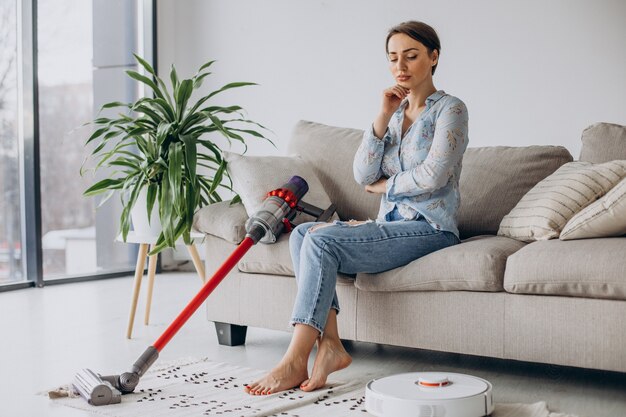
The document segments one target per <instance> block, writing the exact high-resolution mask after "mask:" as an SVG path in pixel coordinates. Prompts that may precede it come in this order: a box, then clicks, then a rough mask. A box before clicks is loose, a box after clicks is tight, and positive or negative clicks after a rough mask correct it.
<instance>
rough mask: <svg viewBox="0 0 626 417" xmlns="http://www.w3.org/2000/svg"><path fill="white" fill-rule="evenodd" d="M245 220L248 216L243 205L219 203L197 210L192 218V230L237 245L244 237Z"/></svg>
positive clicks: (226, 202) (228, 202) (227, 202)
mask: <svg viewBox="0 0 626 417" xmlns="http://www.w3.org/2000/svg"><path fill="white" fill-rule="evenodd" d="M246 220H248V214H247V213H246V209H245V208H244V207H243V204H241V203H237V204H231V202H230V201H221V202H219V203H213V204H210V205H208V206H205V207H202V208H201V209H200V210H198V211H197V212H196V214H195V215H194V216H193V228H194V229H195V230H197V231H199V232H202V233H207V234H210V235H213V236H217V237H220V238H222V239H224V240H226V241H228V242H230V243H235V244H237V243H240V242H241V241H242V240H243V238H244V237H245V236H246V227H245V223H246Z"/></svg>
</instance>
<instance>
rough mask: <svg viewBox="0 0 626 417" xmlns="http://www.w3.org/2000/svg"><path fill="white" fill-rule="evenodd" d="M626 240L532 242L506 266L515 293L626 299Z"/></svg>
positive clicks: (507, 282)
mask: <svg viewBox="0 0 626 417" xmlns="http://www.w3.org/2000/svg"><path fill="white" fill-rule="evenodd" d="M624 254H626V238H622V237H615V238H599V239H585V240H570V241H562V240H556V239H555V240H547V241H540V242H534V243H531V244H529V245H527V246H525V247H524V248H522V249H520V250H519V251H517V252H516V253H514V254H513V255H511V256H510V257H509V258H508V260H507V263H506V271H505V273H504V289H505V290H506V291H508V292H511V293H521V294H543V295H568V296H575V297H588V298H611V299H619V300H626V257H625V256H624Z"/></svg>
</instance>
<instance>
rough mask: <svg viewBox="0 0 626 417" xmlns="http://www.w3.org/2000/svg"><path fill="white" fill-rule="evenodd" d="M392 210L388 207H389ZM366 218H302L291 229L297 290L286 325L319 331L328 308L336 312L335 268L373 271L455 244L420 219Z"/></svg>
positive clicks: (453, 237)
mask: <svg viewBox="0 0 626 417" xmlns="http://www.w3.org/2000/svg"><path fill="white" fill-rule="evenodd" d="M392 213H393V212H392ZM393 217H397V215H393V214H392V218H388V220H392V221H376V222H374V221H370V222H367V223H363V224H359V225H356V226H354V225H349V224H348V223H347V222H335V224H333V225H330V226H325V227H321V228H319V229H317V230H314V231H312V232H311V231H309V229H310V228H311V227H312V226H314V225H316V224H320V223H314V222H312V223H304V224H301V225H299V226H298V227H296V228H295V229H294V230H293V231H292V232H291V237H290V238H289V249H290V251H291V259H292V261H293V266H294V271H295V274H296V282H297V283H298V293H297V295H296V302H295V305H294V308H293V313H292V318H291V322H290V323H291V324H292V325H295V324H297V323H300V324H306V325H309V326H312V327H314V328H315V329H317V330H318V331H319V332H320V333H322V332H323V330H324V327H325V326H326V319H327V318H328V312H329V310H330V309H331V308H334V309H335V310H337V313H339V302H338V300H337V293H336V291H335V285H336V283H337V272H341V273H344V274H356V273H357V272H366V273H378V272H383V271H387V270H389V269H393V268H397V267H400V266H403V265H406V264H408V263H410V262H411V261H414V260H415V259H418V258H420V257H422V256H425V255H428V254H429V253H431V252H434V251H436V250H439V249H443V248H446V247H448V246H452V245H456V244H457V243H459V238H458V237H457V236H456V235H455V234H454V233H451V232H444V231H440V230H435V229H434V228H433V227H432V226H430V224H428V222H427V221H426V220H425V219H424V218H419V219H418V220H406V221H405V220H397V221H394V219H393Z"/></svg>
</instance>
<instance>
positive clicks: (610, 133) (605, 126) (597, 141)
mask: <svg viewBox="0 0 626 417" xmlns="http://www.w3.org/2000/svg"><path fill="white" fill-rule="evenodd" d="M581 139H582V142H583V146H582V149H581V150H580V160H581V161H588V162H593V163H594V164H598V163H601V162H607V161H612V160H614V159H626V126H622V125H618V124H613V123H595V124H592V125H591V126H589V127H587V128H586V129H585V130H583V134H582V138H581Z"/></svg>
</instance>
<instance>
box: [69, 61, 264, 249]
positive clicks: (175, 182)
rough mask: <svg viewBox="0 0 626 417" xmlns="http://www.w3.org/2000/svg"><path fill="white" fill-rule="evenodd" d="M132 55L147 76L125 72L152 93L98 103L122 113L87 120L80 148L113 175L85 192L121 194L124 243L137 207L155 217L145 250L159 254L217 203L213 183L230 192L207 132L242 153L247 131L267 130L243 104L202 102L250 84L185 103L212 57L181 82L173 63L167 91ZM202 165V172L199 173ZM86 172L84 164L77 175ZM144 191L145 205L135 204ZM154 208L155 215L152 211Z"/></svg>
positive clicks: (186, 235)
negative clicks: (155, 232)
mask: <svg viewBox="0 0 626 417" xmlns="http://www.w3.org/2000/svg"><path fill="white" fill-rule="evenodd" d="M135 58H136V59H137V61H138V62H139V64H140V65H141V66H142V67H143V68H144V69H145V70H146V71H147V74H148V75H149V76H145V75H142V74H140V73H138V72H136V71H126V73H127V74H128V75H129V76H130V77H131V78H133V79H134V80H136V81H138V82H140V83H143V84H145V85H147V86H148V87H149V88H150V90H151V91H152V93H153V97H143V98H140V99H138V100H137V101H135V102H134V103H121V102H111V103H107V104H105V105H104V106H102V109H109V108H116V107H121V108H125V109H126V110H127V112H125V113H120V114H118V116H117V117H112V118H109V117H99V118H96V119H95V120H93V121H92V122H91V123H92V124H94V125H95V129H94V132H93V134H92V135H91V136H90V137H89V139H87V141H86V144H85V145H89V146H94V149H93V151H92V152H91V154H90V156H89V158H88V159H87V160H92V161H93V163H94V164H95V165H94V166H93V171H94V172H96V171H98V170H99V169H102V168H105V167H106V168H109V169H110V170H111V169H112V173H111V174H110V175H109V177H108V178H105V179H102V180H100V181H98V182H96V183H95V184H94V185H92V186H91V187H89V188H88V189H87V190H85V192H84V195H85V196H94V195H98V194H102V193H106V196H105V197H104V198H103V200H102V201H101V202H100V205H101V204H103V203H104V202H105V201H106V200H108V199H109V198H110V197H111V196H112V195H114V194H119V196H120V198H121V203H122V213H121V216H120V232H121V235H122V238H123V240H124V241H125V240H126V237H127V235H128V232H129V230H130V224H131V211H132V208H133V207H134V206H135V205H137V209H139V210H140V211H142V212H143V213H145V214H146V215H147V219H148V222H150V220H149V219H151V218H152V219H154V218H158V220H159V221H160V226H161V232H160V234H159V238H158V240H157V243H156V246H155V248H154V249H153V251H152V252H151V253H157V252H159V251H160V250H162V249H163V248H165V247H174V245H175V243H176V240H177V239H179V238H180V237H181V236H182V238H183V240H184V241H185V243H186V244H190V243H191V237H190V232H191V229H192V224H193V216H194V213H195V211H196V210H197V209H198V208H200V207H202V206H204V205H207V204H211V203H214V202H217V201H221V198H220V195H219V193H218V187H224V188H226V189H228V190H231V191H232V188H231V186H232V182H229V181H228V182H227V180H229V178H228V172H227V171H226V169H225V168H226V161H224V159H223V158H222V151H221V148H220V147H219V146H218V144H217V143H216V142H214V141H213V140H211V138H210V137H209V136H210V135H207V134H211V133H214V134H221V135H222V136H224V137H225V138H226V139H227V140H228V142H229V143H232V141H233V140H235V141H239V142H241V143H242V144H243V146H244V152H245V149H246V143H245V141H246V139H245V137H246V136H251V137H256V138H262V139H266V140H269V139H267V138H265V136H263V135H262V134H261V133H259V132H258V130H257V128H261V129H265V128H264V127H263V126H261V125H260V124H258V123H256V122H253V121H251V120H248V119H247V118H245V117H244V115H243V109H242V107H240V106H237V105H232V106H217V105H209V104H208V102H209V100H210V99H211V98H212V97H214V96H215V95H217V94H219V93H221V92H223V91H225V90H229V89H232V88H239V87H243V86H248V85H255V83H249V82H234V83H230V84H226V85H224V86H223V87H221V88H219V89H218V90H214V91H211V92H210V93H208V94H206V95H204V96H202V97H201V98H199V99H198V100H196V101H195V102H193V104H191V103H190V99H191V96H192V93H193V92H194V91H195V90H197V89H198V88H199V87H200V86H201V85H202V82H203V80H204V79H205V78H206V77H207V76H208V75H210V74H211V73H210V72H208V69H209V68H210V66H211V65H212V64H213V63H214V62H215V61H210V62H207V63H206V64H204V65H202V66H201V67H200V69H199V70H198V72H197V73H196V74H195V75H194V76H193V77H192V78H190V79H183V80H179V78H178V75H177V73H176V68H175V67H174V66H173V65H172V69H171V71H170V82H171V85H170V88H171V92H170V90H168V88H167V87H166V85H165V83H164V82H163V80H162V79H161V78H160V77H159V76H157V74H156V72H155V70H154V69H153V68H152V66H150V64H148V62H146V61H145V60H144V59H142V58H141V57H139V56H137V55H135ZM250 125H253V126H252V127H250ZM200 167H202V168H203V170H204V172H205V174H203V175H200V174H199V173H198V169H199V168H200ZM85 171H86V169H85V164H83V168H81V175H83V174H84V172H85ZM207 173H208V174H207ZM143 194H145V197H144V198H145V200H144V201H145V202H144V203H137V202H138V201H139V200H141V197H142V196H143ZM235 201H237V197H235ZM142 204H143V205H144V207H142ZM153 210H154V212H155V214H157V213H158V216H153ZM136 223H137V222H136ZM152 223H154V220H152Z"/></svg>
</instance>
